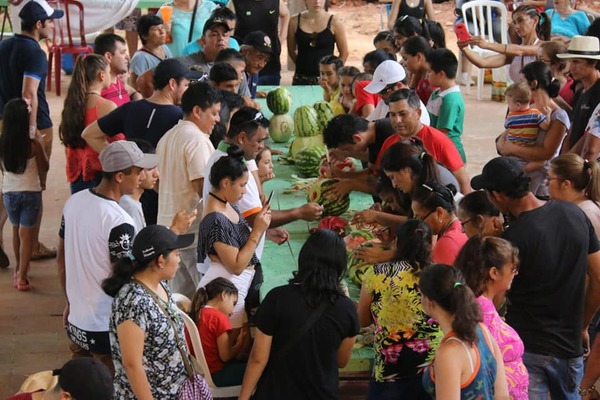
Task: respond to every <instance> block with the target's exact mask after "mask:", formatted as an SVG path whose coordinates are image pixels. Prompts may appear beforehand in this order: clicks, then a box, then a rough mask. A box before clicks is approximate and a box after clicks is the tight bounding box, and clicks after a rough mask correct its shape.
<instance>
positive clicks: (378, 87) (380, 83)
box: [365, 60, 431, 125]
mask: <svg viewBox="0 0 600 400" xmlns="http://www.w3.org/2000/svg"><path fill="white" fill-rule="evenodd" d="M398 89H408V86H407V85H406V72H405V71H404V68H402V65H400V64H398V62H396V61H394V60H386V61H384V62H382V63H381V64H379V66H378V67H377V68H376V69H375V72H374V73H373V80H372V81H371V83H369V84H368V85H367V86H365V91H366V92H368V93H371V94H378V95H379V97H381V101H380V102H379V103H377V106H376V107H375V109H374V110H373V112H372V113H371V114H370V115H369V116H368V117H367V120H369V121H377V120H378V119H382V118H386V117H387V115H388V112H389V110H390V108H389V105H388V100H389V98H390V95H391V94H392V93H394V92H395V91H396V90H398ZM419 120H420V121H421V123H422V124H424V125H429V124H430V122H431V121H430V119H429V113H428V112H427V108H426V107H425V104H423V102H421V117H420V118H419Z"/></svg>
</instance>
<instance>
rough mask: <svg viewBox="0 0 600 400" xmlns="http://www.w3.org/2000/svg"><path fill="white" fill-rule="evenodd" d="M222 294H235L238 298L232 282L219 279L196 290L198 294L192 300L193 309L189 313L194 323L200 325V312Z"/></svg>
mask: <svg viewBox="0 0 600 400" xmlns="http://www.w3.org/2000/svg"><path fill="white" fill-rule="evenodd" d="M221 293H225V294H234V295H236V296H237V294H238V289H237V288H236V287H235V285H234V284H233V283H231V281H230V280H228V279H225V278H222V277H218V278H215V279H213V280H212V281H210V282H209V283H208V284H207V285H206V286H204V287H201V288H200V289H198V290H196V294H195V295H194V298H193V299H192V307H191V309H190V312H189V313H188V314H189V316H190V318H191V319H192V320H193V321H194V323H198V320H199V318H198V317H199V316H200V311H201V310H202V309H203V308H204V306H206V303H208V302H209V301H211V300H212V299H214V298H215V297H217V296H218V295H220V294H221Z"/></svg>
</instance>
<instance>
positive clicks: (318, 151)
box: [294, 146, 327, 178]
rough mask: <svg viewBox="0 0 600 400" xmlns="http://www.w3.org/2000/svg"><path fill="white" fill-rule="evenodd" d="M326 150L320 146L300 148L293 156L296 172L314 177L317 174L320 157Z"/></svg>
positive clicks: (306, 176)
mask: <svg viewBox="0 0 600 400" xmlns="http://www.w3.org/2000/svg"><path fill="white" fill-rule="evenodd" d="M326 151H327V150H326V149H325V147H322V146H312V147H309V148H307V149H304V150H301V151H300V152H299V153H298V154H297V155H296V157H294V158H295V160H296V168H298V172H299V173H300V175H302V176H303V177H305V178H315V177H317V176H319V166H320V165H321V157H323V155H324V154H325V152H326Z"/></svg>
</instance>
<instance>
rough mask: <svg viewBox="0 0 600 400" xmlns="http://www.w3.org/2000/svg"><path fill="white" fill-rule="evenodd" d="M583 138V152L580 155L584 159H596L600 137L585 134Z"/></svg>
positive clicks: (599, 150)
mask: <svg viewBox="0 0 600 400" xmlns="http://www.w3.org/2000/svg"><path fill="white" fill-rule="evenodd" d="M585 138H586V139H585V145H584V146H583V154H582V155H581V156H582V157H583V158H584V159H585V160H595V159H597V158H598V156H599V155H600V138H599V137H597V136H594V135H590V134H586V135H585ZM580 141H581V140H580ZM577 143H579V142H577Z"/></svg>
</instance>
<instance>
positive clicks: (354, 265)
mask: <svg viewBox="0 0 600 400" xmlns="http://www.w3.org/2000/svg"><path fill="white" fill-rule="evenodd" d="M361 246H367V247H370V246H372V244H371V243H368V242H367V243H363V244H362V245H361ZM361 264H362V265H361ZM371 268H373V264H363V262H362V260H360V259H358V258H356V253H355V252H354V251H353V252H352V253H350V255H349V256H348V272H347V273H348V277H349V278H350V280H352V282H354V284H355V285H357V286H358V287H360V286H361V285H362V280H363V275H364V274H365V272H367V271H368V270H369V269H371Z"/></svg>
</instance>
